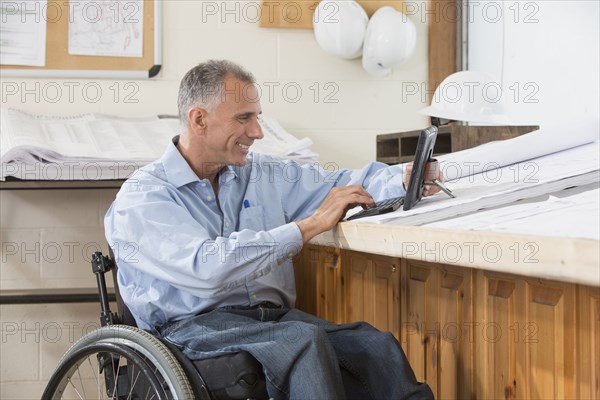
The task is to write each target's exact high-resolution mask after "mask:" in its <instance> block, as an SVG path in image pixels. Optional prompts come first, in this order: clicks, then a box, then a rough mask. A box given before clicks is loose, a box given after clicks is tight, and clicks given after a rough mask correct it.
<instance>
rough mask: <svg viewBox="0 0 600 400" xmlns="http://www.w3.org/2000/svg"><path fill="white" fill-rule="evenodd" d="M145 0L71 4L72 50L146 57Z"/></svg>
mask: <svg viewBox="0 0 600 400" xmlns="http://www.w3.org/2000/svg"><path fill="white" fill-rule="evenodd" d="M143 33H144V2H143V1H142V0H112V1H106V2H104V1H96V0H76V1H71V2H70V6H69V54H73V55H87V56H117V57H143V37H144V34H143Z"/></svg>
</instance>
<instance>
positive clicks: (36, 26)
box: [0, 0, 46, 67]
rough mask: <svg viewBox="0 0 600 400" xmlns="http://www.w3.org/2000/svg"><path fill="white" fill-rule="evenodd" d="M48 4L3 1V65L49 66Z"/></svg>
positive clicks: (0, 27)
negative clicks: (47, 45)
mask: <svg viewBox="0 0 600 400" xmlns="http://www.w3.org/2000/svg"><path fill="white" fill-rule="evenodd" d="M45 5H46V1H45V0H43V1H38V0H29V1H26V2H25V1H21V2H16V1H9V0H0V16H1V18H0V64H2V65H29V66H35V67H43V66H45V65H46V18H44V14H43V9H44V6H45Z"/></svg>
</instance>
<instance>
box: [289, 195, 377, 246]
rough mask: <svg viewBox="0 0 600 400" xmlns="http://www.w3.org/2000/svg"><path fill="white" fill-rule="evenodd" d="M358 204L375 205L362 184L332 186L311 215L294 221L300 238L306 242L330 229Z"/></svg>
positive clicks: (363, 205)
mask: <svg viewBox="0 0 600 400" xmlns="http://www.w3.org/2000/svg"><path fill="white" fill-rule="evenodd" d="M358 205H360V206H362V207H363V208H368V207H373V206H375V201H374V200H373V198H372V197H371V195H370V194H369V193H368V192H367V191H366V190H365V189H364V188H363V187H362V186H360V185H353V186H344V187H336V188H333V189H332V190H331V192H329V194H328V195H327V197H325V200H323V203H321V205H320V206H319V208H318V209H317V211H315V213H314V214H313V215H311V216H310V217H308V218H306V219H303V220H301V221H298V222H296V224H297V225H298V227H299V228H300V232H302V240H303V241H304V242H307V241H309V240H310V239H312V238H313V237H315V236H317V235H318V234H320V233H322V232H326V231H328V230H330V229H332V228H333V227H334V226H335V225H336V224H337V223H338V222H340V221H341V220H342V219H343V218H344V216H345V215H346V212H347V211H348V210H350V209H352V208H354V207H356V206H358Z"/></svg>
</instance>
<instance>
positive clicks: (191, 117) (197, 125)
mask: <svg viewBox="0 0 600 400" xmlns="http://www.w3.org/2000/svg"><path fill="white" fill-rule="evenodd" d="M207 115H208V113H207V112H206V110H205V109H204V108H199V107H193V108H190V110H189V111H188V123H189V125H190V130H191V131H192V132H194V133H195V134H202V133H204V130H205V129H206V117H207Z"/></svg>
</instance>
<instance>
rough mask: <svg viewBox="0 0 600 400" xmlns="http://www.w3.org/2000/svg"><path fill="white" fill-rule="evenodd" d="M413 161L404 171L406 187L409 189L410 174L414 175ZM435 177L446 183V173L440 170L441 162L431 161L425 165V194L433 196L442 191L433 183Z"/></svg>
mask: <svg viewBox="0 0 600 400" xmlns="http://www.w3.org/2000/svg"><path fill="white" fill-rule="evenodd" d="M412 170H413V163H409V164H406V169H405V171H404V178H403V179H402V180H403V183H404V188H405V189H408V183H409V182H410V176H411V175H412ZM434 179H437V180H438V182H441V183H444V175H443V174H442V171H441V170H440V163H439V162H438V161H437V160H436V161H429V162H428V163H427V164H426V165H425V176H424V180H425V185H424V187H423V196H431V195H433V194H436V193H437V192H439V191H440V188H439V187H437V186H436V185H434V184H433V183H432V181H433V180H434Z"/></svg>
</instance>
